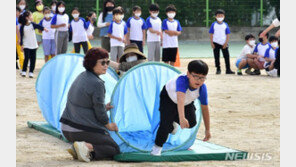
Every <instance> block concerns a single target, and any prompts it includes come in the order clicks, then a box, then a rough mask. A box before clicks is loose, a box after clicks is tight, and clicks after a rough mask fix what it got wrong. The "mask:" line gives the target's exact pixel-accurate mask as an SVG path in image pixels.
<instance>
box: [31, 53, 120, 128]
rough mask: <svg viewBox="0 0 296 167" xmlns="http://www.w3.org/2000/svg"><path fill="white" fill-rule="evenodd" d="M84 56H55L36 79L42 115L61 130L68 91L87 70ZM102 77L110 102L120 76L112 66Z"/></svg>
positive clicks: (107, 100)
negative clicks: (84, 65) (84, 64)
mask: <svg viewBox="0 0 296 167" xmlns="http://www.w3.org/2000/svg"><path fill="white" fill-rule="evenodd" d="M83 57H84V56H83V55H80V54H62V55H58V56H55V57H54V58H53V59H51V60H50V61H48V62H47V63H46V64H45V65H44V66H43V68H42V69H41V71H40V73H39V75H38V78H37V81H36V85H35V89H36V93H37V100H38V104H39V107H40V109H41V112H42V115H43V117H44V118H45V120H46V121H47V122H48V123H49V124H50V125H51V126H53V127H54V128H56V129H58V130H59V131H61V129H60V122H59V119H60V117H61V115H62V114H63V111H64V109H65V107H66V102H67V95H68V91H69V89H70V87H71V85H72V83H73V82H74V80H75V79H76V77H77V76H78V75H79V74H80V73H81V72H83V71H85V68H84V67H83ZM100 77H101V78H102V79H103V80H104V81H105V87H106V103H108V102H110V99H111V94H112V91H113V89H114V87H115V85H116V83H117V80H118V79H119V77H118V76H117V74H116V73H115V72H114V70H113V69H110V68H109V69H108V70H107V73H106V74H105V75H102V76H100Z"/></svg>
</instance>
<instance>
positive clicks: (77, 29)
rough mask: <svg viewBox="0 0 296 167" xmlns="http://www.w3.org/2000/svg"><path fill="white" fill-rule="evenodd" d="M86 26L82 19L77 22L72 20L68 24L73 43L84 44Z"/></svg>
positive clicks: (86, 39)
mask: <svg viewBox="0 0 296 167" xmlns="http://www.w3.org/2000/svg"><path fill="white" fill-rule="evenodd" d="M87 29H88V26H87V24H86V22H85V20H84V19H83V18H79V19H78V21H75V20H74V19H73V20H72V21H71V23H70V31H71V32H72V33H73V36H72V41H73V43H79V42H86V41H88V38H87V35H86V30H87Z"/></svg>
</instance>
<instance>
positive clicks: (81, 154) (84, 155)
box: [74, 141, 90, 162]
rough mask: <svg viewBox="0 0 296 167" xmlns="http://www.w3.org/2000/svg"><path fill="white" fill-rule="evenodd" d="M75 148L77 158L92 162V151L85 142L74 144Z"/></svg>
mask: <svg viewBox="0 0 296 167" xmlns="http://www.w3.org/2000/svg"><path fill="white" fill-rule="evenodd" d="M74 148H75V151H76V153H77V158H78V160H80V161H84V162H90V155H89V154H90V151H89V149H88V148H87V146H86V145H85V142H84V141H82V142H77V141H76V142H74Z"/></svg>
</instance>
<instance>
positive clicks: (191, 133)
mask: <svg viewBox="0 0 296 167" xmlns="http://www.w3.org/2000/svg"><path fill="white" fill-rule="evenodd" d="M179 74H180V71H178V70H176V69H175V68H173V67H171V66H168V65H166V64H163V63H144V64H140V65H138V66H136V67H134V68H132V69H131V70H129V71H128V72H127V73H126V74H125V75H124V76H123V77H122V78H121V79H120V80H119V81H118V83H117V85H116V87H115V89H114V92H113V94H112V105H113V106H114V108H113V109H111V114H110V119H111V121H112V122H115V123H116V124H117V126H118V128H119V131H118V132H111V136H112V137H113V139H114V140H115V141H116V143H117V144H118V145H119V147H120V150H121V152H149V151H151V148H152V146H153V145H154V140H155V137H156V133H157V129H158V126H159V121H160V113H159V110H158V108H159V100H160V99H159V98H160V97H159V95H160V92H161V90H162V88H163V86H164V85H165V84H166V82H167V81H169V80H170V79H172V78H174V77H177V76H178V75H179ZM195 106H196V109H197V110H196V120H197V125H196V126H195V127H194V128H192V129H183V130H181V128H180V127H179V129H178V132H177V134H175V135H170V136H169V138H168V140H167V142H166V143H165V144H164V146H163V150H164V151H173V150H184V149H188V148H189V147H190V146H191V145H192V144H193V143H194V140H195V138H196V134H197V131H198V128H199V124H200V120H201V110H200V103H199V101H198V100H196V102H195Z"/></svg>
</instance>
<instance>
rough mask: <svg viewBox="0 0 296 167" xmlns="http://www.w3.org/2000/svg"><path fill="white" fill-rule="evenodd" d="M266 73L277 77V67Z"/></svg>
mask: <svg viewBox="0 0 296 167" xmlns="http://www.w3.org/2000/svg"><path fill="white" fill-rule="evenodd" d="M266 73H267V75H269V76H271V77H277V69H273V70H271V71H267V72H266Z"/></svg>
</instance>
